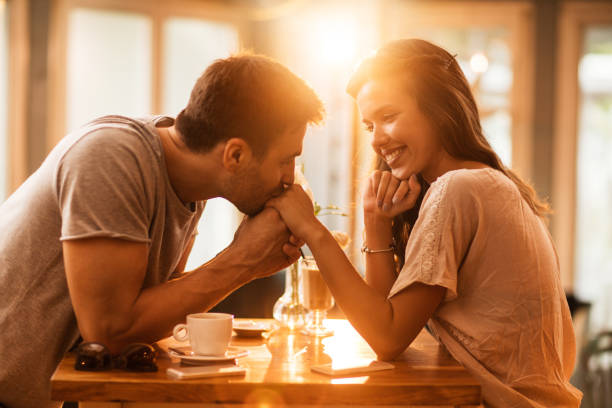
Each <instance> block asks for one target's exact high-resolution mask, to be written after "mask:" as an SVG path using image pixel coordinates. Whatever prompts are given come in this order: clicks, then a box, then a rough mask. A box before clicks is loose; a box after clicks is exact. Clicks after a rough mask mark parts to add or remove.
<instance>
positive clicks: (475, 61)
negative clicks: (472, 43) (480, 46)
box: [470, 52, 489, 74]
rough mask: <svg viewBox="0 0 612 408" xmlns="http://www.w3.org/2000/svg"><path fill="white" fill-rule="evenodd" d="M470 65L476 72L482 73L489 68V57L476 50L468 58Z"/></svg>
mask: <svg viewBox="0 0 612 408" xmlns="http://www.w3.org/2000/svg"><path fill="white" fill-rule="evenodd" d="M470 67H471V68H472V71H474V72H476V73H477V74H482V73H484V72H486V71H487V69H488V68H489V59H488V58H487V56H486V55H484V54H483V53H482V52H477V53H475V54H474V55H472V58H470Z"/></svg>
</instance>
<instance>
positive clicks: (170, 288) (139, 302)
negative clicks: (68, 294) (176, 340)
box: [108, 253, 250, 351]
mask: <svg viewBox="0 0 612 408" xmlns="http://www.w3.org/2000/svg"><path fill="white" fill-rule="evenodd" d="M229 255H231V254H225V253H221V254H219V255H218V256H217V257H216V258H215V259H213V260H211V261H210V262H208V263H206V264H205V265H203V266H201V267H200V268H198V269H196V270H194V271H192V272H190V273H185V274H183V276H181V277H180V278H178V279H174V280H172V281H169V282H166V283H163V284H160V285H157V286H153V287H150V288H146V289H144V290H142V291H141V292H140V294H139V296H138V297H137V299H136V301H135V302H134V304H133V306H132V307H131V308H130V310H129V312H128V313H127V314H126V315H124V316H122V317H121V318H120V320H115V321H114V323H111V324H112V326H111V327H112V332H111V334H110V337H111V338H110V339H109V341H108V342H109V343H110V344H109V345H108V346H109V347H110V348H111V350H113V351H118V350H120V349H121V348H122V347H123V346H125V345H127V344H129V343H132V342H142V341H144V342H149V343H152V342H155V341H157V340H159V339H161V338H163V337H165V336H168V335H169V334H170V333H171V331H172V328H173V327H174V325H176V324H177V323H178V322H181V321H184V319H185V316H186V315H187V314H189V313H198V312H204V311H207V310H209V309H210V308H212V307H213V306H214V305H216V304H217V303H219V302H220V301H221V300H223V299H224V298H225V297H227V295H228V294H230V293H231V292H233V291H234V290H236V289H238V288H239V287H240V286H242V285H244V284H245V283H247V282H248V281H249V280H250V279H249V275H248V273H247V272H248V268H249V265H246V264H241V263H239V262H236V261H235V260H234V259H232V257H231V256H229ZM115 317H116V318H119V316H115Z"/></svg>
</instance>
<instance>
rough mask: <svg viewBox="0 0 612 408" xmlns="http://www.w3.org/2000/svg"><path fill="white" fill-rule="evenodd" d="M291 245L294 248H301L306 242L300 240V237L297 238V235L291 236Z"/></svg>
mask: <svg viewBox="0 0 612 408" xmlns="http://www.w3.org/2000/svg"><path fill="white" fill-rule="evenodd" d="M289 243H290V244H291V245H293V246H296V247H298V248H301V247H302V246H303V245H304V240H302V239H299V238H298V237H296V236H295V235H291V236H290V237H289Z"/></svg>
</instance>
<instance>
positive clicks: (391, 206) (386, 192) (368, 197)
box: [363, 170, 421, 218]
mask: <svg viewBox="0 0 612 408" xmlns="http://www.w3.org/2000/svg"><path fill="white" fill-rule="evenodd" d="M420 192H421V185H420V184H419V182H418V180H417V177H416V175H414V174H413V175H412V176H410V178H409V179H408V180H400V179H398V178H396V177H395V176H393V175H392V174H391V172H389V171H381V170H377V171H375V172H374V173H373V174H372V175H371V176H370V179H369V180H368V186H367V188H366V191H365V193H364V196H363V209H364V212H366V213H370V214H373V215H376V216H381V217H384V218H393V217H395V216H396V215H398V214H401V213H403V212H404V211H408V210H409V209H411V208H412V207H414V205H415V203H416V201H417V199H418V197H419V193H420Z"/></svg>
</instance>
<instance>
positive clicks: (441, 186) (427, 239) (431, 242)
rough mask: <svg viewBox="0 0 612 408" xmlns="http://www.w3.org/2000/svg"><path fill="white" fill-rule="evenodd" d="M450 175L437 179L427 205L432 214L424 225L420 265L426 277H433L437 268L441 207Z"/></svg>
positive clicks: (443, 203) (422, 274)
mask: <svg viewBox="0 0 612 408" xmlns="http://www.w3.org/2000/svg"><path fill="white" fill-rule="evenodd" d="M448 179H449V177H445V176H442V177H440V178H438V180H436V181H435V184H437V186H436V188H435V189H432V190H431V196H430V197H429V200H428V201H429V202H428V203H426V204H425V205H427V206H429V211H430V212H431V215H430V216H429V217H427V221H426V224H425V225H424V226H423V237H424V239H423V248H424V249H425V250H424V251H423V252H422V253H421V260H420V267H421V276H423V277H424V278H425V279H431V277H432V273H433V271H434V270H435V267H436V265H435V263H436V260H437V256H436V255H437V253H438V249H439V245H440V235H441V233H440V228H441V226H442V214H443V213H442V211H441V207H444V206H445V205H446V204H445V202H444V201H443V198H444V196H445V194H446V188H447V186H448Z"/></svg>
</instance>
